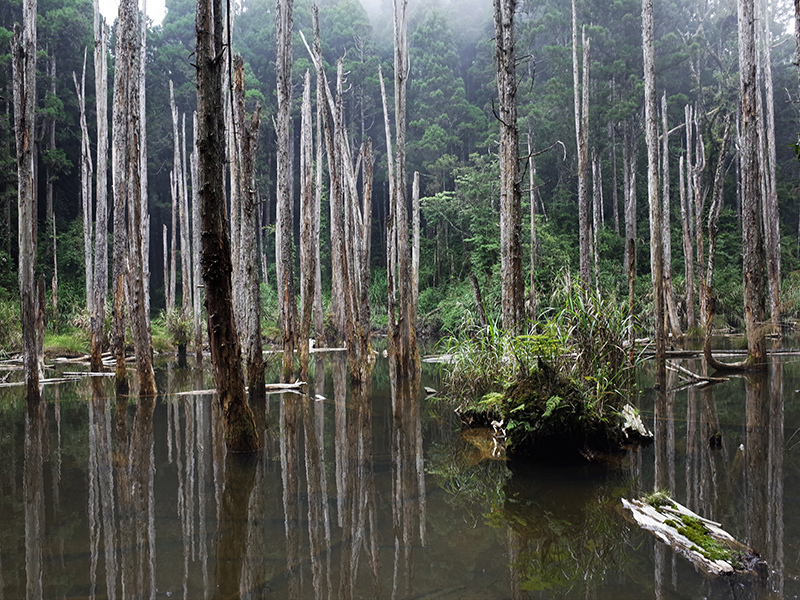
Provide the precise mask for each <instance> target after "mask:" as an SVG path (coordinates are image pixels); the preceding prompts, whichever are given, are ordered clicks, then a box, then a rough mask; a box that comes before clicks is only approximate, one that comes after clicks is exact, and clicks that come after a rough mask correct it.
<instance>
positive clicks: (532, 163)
mask: <svg viewBox="0 0 800 600" xmlns="http://www.w3.org/2000/svg"><path fill="white" fill-rule="evenodd" d="M532 137H533V136H532V135H531V133H530V132H528V186H529V187H530V189H529V195H530V203H531V249H530V284H531V294H530V306H529V311H528V316H529V318H530V320H531V321H535V320H536V268H537V267H538V266H539V238H538V236H537V233H536V229H537V226H536V202H537V201H541V198H538V196H539V188H538V186H537V185H536V160H535V158H534V156H533V143H532V142H531V138H532ZM470 275H471V279H472V278H474V277H475V275H474V274H473V273H472V271H471V270H470ZM475 285H477V279H475V281H474V284H473V287H474V286H475ZM482 309H483V308H482V307H481V310H482Z"/></svg>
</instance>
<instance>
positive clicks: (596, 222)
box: [592, 150, 603, 294]
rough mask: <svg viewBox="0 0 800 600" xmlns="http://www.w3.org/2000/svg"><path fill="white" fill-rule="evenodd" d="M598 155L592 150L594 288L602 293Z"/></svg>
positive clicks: (601, 201)
mask: <svg viewBox="0 0 800 600" xmlns="http://www.w3.org/2000/svg"><path fill="white" fill-rule="evenodd" d="M599 162H600V161H598V159H597V155H596V154H595V152H594V150H592V230H593V233H594V235H592V254H593V255H594V286H595V289H596V290H597V292H598V294H599V293H600V244H599V240H598V239H597V238H598V233H599V232H600V211H601V207H602V206H603V188H602V183H601V179H600V165H599Z"/></svg>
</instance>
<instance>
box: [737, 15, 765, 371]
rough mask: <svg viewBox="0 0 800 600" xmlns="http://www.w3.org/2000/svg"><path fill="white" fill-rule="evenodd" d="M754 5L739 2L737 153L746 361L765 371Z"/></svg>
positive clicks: (762, 253) (761, 216)
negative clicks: (739, 175) (739, 124)
mask: <svg viewBox="0 0 800 600" xmlns="http://www.w3.org/2000/svg"><path fill="white" fill-rule="evenodd" d="M753 5H754V2H753V0H738V17H739V94H740V104H739V115H740V120H741V131H742V134H741V146H740V150H739V151H740V154H741V161H742V252H743V264H742V267H743V279H744V285H743V289H744V313H745V329H746V332H747V354H748V361H749V363H750V366H751V367H752V368H754V369H765V368H766V343H765V336H764V312H765V298H764V268H765V264H764V263H765V260H764V242H763V224H762V218H763V212H762V202H763V198H762V197H761V165H760V164H759V160H758V147H759V143H760V142H759V132H758V121H757V115H756V102H757V95H756V94H757V92H758V89H757V86H758V79H757V77H756V50H755V14H754V13H755V11H754V6H753Z"/></svg>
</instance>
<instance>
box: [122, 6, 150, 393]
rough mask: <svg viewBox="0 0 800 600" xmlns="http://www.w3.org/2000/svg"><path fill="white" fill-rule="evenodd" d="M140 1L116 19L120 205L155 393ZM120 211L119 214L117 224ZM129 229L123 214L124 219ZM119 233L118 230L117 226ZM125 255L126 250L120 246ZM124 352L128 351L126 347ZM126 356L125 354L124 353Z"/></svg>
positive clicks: (136, 322)
mask: <svg viewBox="0 0 800 600" xmlns="http://www.w3.org/2000/svg"><path fill="white" fill-rule="evenodd" d="M138 25H139V23H138V6H137V4H136V2H135V1H134V0H122V2H121V3H120V8H119V18H118V21H117V52H116V61H117V62H116V71H115V75H116V76H115V86H114V87H115V89H114V97H115V102H114V105H115V106H114V108H115V113H116V114H115V120H114V126H115V130H114V137H115V144H114V150H115V155H116V156H115V157H114V162H115V171H114V194H115V196H116V198H115V208H116V207H117V206H119V207H122V210H123V212H124V210H125V208H127V213H128V223H127V228H128V235H127V242H128V243H127V256H125V257H122V256H121V257H120V258H121V260H125V259H127V269H126V270H124V272H125V271H126V275H127V293H128V305H129V307H130V322H131V334H132V336H133V345H134V350H135V353H136V370H137V372H138V375H139V395H140V396H155V394H156V393H157V390H156V384H155V376H154V373H153V365H152V359H151V355H150V329H149V325H148V318H147V306H148V302H147V298H146V290H147V284H146V279H147V273H146V270H145V269H146V262H145V259H144V249H145V241H144V234H145V233H146V227H145V224H146V212H145V210H144V209H145V208H146V201H145V200H144V199H143V198H142V185H141V165H140V160H141V158H142V153H141V148H140V142H141V132H142V130H143V129H144V123H142V122H141V120H140V118H141V107H140V104H139V103H140V102H141V96H140V90H139V84H140V81H141V80H140V69H141V60H140V54H139V53H140V51H141V38H140V35H139V34H140V30H139V27H138ZM116 224H117V215H116V214H115V227H116ZM120 226H121V227H122V228H123V229H124V227H125V223H124V215H123V216H122V218H121V219H120ZM115 235H116V231H115ZM118 250H119V253H120V254H121V255H122V254H123V252H124V249H122V248H115V260H116V254H117V251H118ZM123 352H124V350H123ZM123 358H124V356H123Z"/></svg>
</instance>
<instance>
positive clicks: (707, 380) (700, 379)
mask: <svg viewBox="0 0 800 600" xmlns="http://www.w3.org/2000/svg"><path fill="white" fill-rule="evenodd" d="M667 369H669V370H670V371H674V372H675V373H679V374H681V375H685V376H686V377H688V378H689V379H688V380H689V381H691V382H692V384H693V385H702V386H705V385H713V384H715V383H722V382H723V381H728V378H727V377H704V376H702V375H698V374H697V373H693V372H692V371H690V370H689V369H687V368H686V367H682V366H680V365H678V364H675V363H673V362H671V361H667ZM684 380H686V379H685V378H684Z"/></svg>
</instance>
